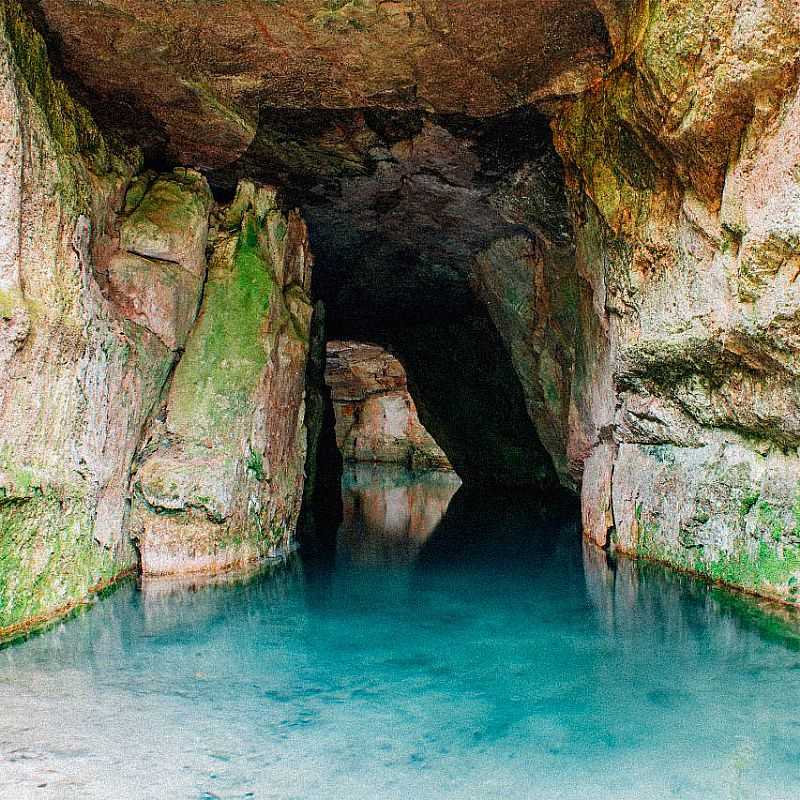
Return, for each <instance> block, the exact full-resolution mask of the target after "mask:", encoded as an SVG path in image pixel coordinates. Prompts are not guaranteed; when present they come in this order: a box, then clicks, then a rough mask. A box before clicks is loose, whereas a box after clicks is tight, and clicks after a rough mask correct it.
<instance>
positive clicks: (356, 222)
mask: <svg viewBox="0 0 800 800" xmlns="http://www.w3.org/2000/svg"><path fill="white" fill-rule="evenodd" d="M23 6H24V10H23ZM0 13H1V14H2V17H0V19H1V20H2V26H0V30H1V31H2V47H0V98H1V99H0V114H2V117H0V124H1V125H2V128H1V129H0V151H1V152H2V161H0V164H2V167H1V169H2V175H0V245H1V246H0V370H1V371H2V372H1V373H0V374H2V381H1V382H0V486H2V492H3V497H2V499H1V500H0V525H1V526H2V527H0V531H2V536H0V597H2V598H3V599H4V601H5V604H4V607H3V610H2V611H1V612H0V615H1V616H0V626H2V625H3V624H9V623H11V622H14V621H16V620H19V619H22V618H26V617H31V616H34V615H35V614H37V613H40V612H43V611H46V610H48V609H52V608H54V607H57V606H60V605H66V604H68V603H69V602H72V601H73V600H75V599H77V598H80V597H83V596H85V594H86V592H87V590H88V589H89V587H91V586H93V585H96V584H98V583H101V582H102V581H104V580H108V579H110V578H112V577H113V576H114V575H117V574H119V573H121V572H124V571H125V570H127V569H129V568H131V567H132V566H133V565H135V564H136V555H135V550H134V548H133V544H132V541H135V542H138V546H139V547H140V549H141V555H142V559H143V565H144V566H145V568H152V569H154V570H157V571H160V570H162V569H171V568H172V566H170V565H173V566H174V565H182V566H181V568H183V567H185V566H190V567H191V568H195V567H199V566H201V565H207V566H209V567H210V566H213V567H214V568H218V567H222V566H226V565H229V564H232V563H235V562H237V561H239V560H242V559H248V558H251V557H255V556H258V555H261V554H263V553H264V552H271V551H272V548H273V547H274V546H275V545H276V544H278V543H285V542H286V540H287V536H290V535H291V530H292V527H293V519H294V517H295V515H296V507H297V503H298V502H299V500H298V498H299V495H300V491H301V483H302V477H301V472H302V468H303V466H302V461H303V452H304V447H305V446H306V445H305V444H304V435H305V434H304V433H303V430H302V421H301V420H302V417H303V401H302V383H303V381H302V371H303V366H304V364H305V360H306V353H307V349H308V344H307V341H308V326H309V324H310V322H309V319H310V315H311V311H310V309H311V305H310V301H309V294H313V295H314V299H315V300H319V301H321V302H322V303H323V304H324V305H325V310H326V316H327V320H328V330H329V335H330V336H331V337H336V338H338V339H353V340H358V341H370V342H375V343H376V344H378V345H380V346H382V347H389V348H390V349H391V350H392V352H396V353H397V354H398V356H399V357H400V358H401V360H402V362H403V364H404V366H405V368H406V370H407V373H408V384H409V388H410V391H411V393H412V395H413V396H414V400H415V402H416V404H417V407H418V409H419V414H420V419H421V421H422V423H423V424H424V425H425V427H426V428H427V429H428V430H430V432H431V434H432V435H433V436H434V437H435V439H436V441H437V442H438V443H439V444H440V445H441V446H442V448H443V449H444V451H445V452H446V453H447V455H448V458H449V459H450V461H451V462H452V463H453V465H454V467H455V468H456V470H457V471H458V473H459V475H461V476H462V477H463V478H464V480H465V482H467V483H470V482H471V483H473V484H484V485H485V484H490V483H495V484H499V485H504V486H508V485H512V486H516V487H525V488H526V489H527V490H528V491H531V492H541V491H549V490H550V489H551V488H552V487H554V486H555V485H556V483H557V482H560V483H561V484H562V485H564V486H566V487H568V488H569V489H571V490H573V491H575V492H576V493H579V494H580V496H581V501H582V509H583V520H584V531H585V533H586V536H587V537H588V538H589V539H590V540H591V541H592V542H594V543H596V544H597V545H599V546H601V547H612V546H613V547H614V548H618V549H620V550H624V551H626V552H628V553H632V554H634V555H639V556H643V557H648V558H653V559H658V560H662V561H665V562H667V563H669V564H671V565H673V566H677V567H679V568H681V569H686V570H690V571H693V572H696V573H700V574H702V575H705V576H708V577H710V578H711V579H714V580H718V581H722V582H725V583H728V584H731V585H734V586H738V587H741V588H745V589H747V590H749V591H754V592H757V593H760V594H765V595H768V596H770V597H773V598H776V599H779V600H782V601H786V602H791V603H794V602H796V601H797V600H798V598H800V584H799V583H798V581H800V452H799V451H798V447H800V375H799V374H798V373H799V372H800V361H799V360H798V358H799V356H798V354H799V353H800V138H799V137H798V129H800V125H799V123H800V96H799V95H798V77H799V76H800V7H798V6H797V4H796V3H787V2H785V0H759V1H758V2H756V1H755V0H753V1H752V2H750V1H748V2H739V1H738V0H737V1H736V2H735V1H734V0H659V1H658V2H656V1H655V0H614V2H611V0H581V2H575V0H552V1H550V0H548V2H545V1H544V0H531V1H530V2H525V3H522V2H504V3H497V2H496V1H495V0H476V1H475V2H473V3H460V4H456V3H450V2H444V1H443V0H441V1H440V0H409V2H372V0H358V2H356V0H352V2H341V1H340V0H301V1H298V2H292V3H289V2H261V1H259V2H255V0H253V1H252V2H251V0H231V1H230V2H227V3H225V4H224V9H223V8H222V5H221V4H220V3H218V2H216V0H207V1H204V0H175V1H174V2H171V3H170V4H168V7H166V6H165V4H163V3H157V2H154V0H125V2H122V0H109V1H108V2H104V3H102V4H99V3H94V2H88V0H87V1H86V2H65V1H64V0H41V2H33V0H30V1H28V0H26V2H24V3H23V2H21V0H8V2H6V3H5V4H4V5H3V7H2V11H0ZM32 25H35V26H36V28H38V30H39V31H41V32H42V34H43V35H44V37H45V39H46V42H47V49H45V46H44V44H43V42H42V40H41V39H40V38H39V37H38V34H36V33H34V31H33V27H32ZM189 44H190V45H191V46H188V45H189ZM48 60H49V62H50V63H51V64H52V67H53V69H54V70H56V72H57V74H58V76H59V78H61V79H63V82H62V80H54V79H53V78H52V77H51V69H50V66H48ZM77 100H80V101H81V103H82V105H81V104H79V103H78V102H77ZM87 108H88V109H89V111H87V110H86V109H87ZM90 112H91V113H90ZM92 114H93V115H94V119H93V117H92ZM95 120H96V121H95ZM262 184H264V185H278V186H279V187H280V190H279V192H278V194H277V195H276V194H275V193H274V192H272V191H270V190H266V189H263V188H260V186H261V185H262ZM292 206H297V207H299V208H300V209H301V212H302V215H303V218H304V219H306V220H307V222H308V226H309V230H308V237H309V242H306V234H305V230H304V228H303V224H302V222H301V221H300V219H299V217H298V216H297V215H288V216H287V215H286V214H284V213H283V212H282V211H280V210H279V207H280V209H283V208H288V207H292ZM309 243H310V247H311V249H312V250H313V251H314V253H315V255H316V262H315V267H314V286H313V292H312V291H311V288H312V287H310V284H309V280H310V278H309V260H308V247H309ZM209 254H210V255H209ZM267 298H268V302H267ZM198 308H199V316H197V313H198ZM317 388H319V387H317ZM320 396H321V395H320ZM321 405H324V404H321V401H320V400H319V397H318V396H317V395H315V399H314V407H315V408H316V409H317V413H318V412H319V409H320V406H321ZM277 407H280V408H281V409H283V411H282V412H281V413H280V414H278V415H276V414H274V413H270V409H272V410H273V411H274V409H275V408H277ZM312 439H313V437H312ZM311 451H312V452H314V451H315V445H314V443H313V441H312V444H311ZM308 471H309V472H313V464H310V465H309V467H308ZM129 502H130V503H131V504H132V505H131V508H130V509H129V508H128V504H129ZM148 564H150V565H151V567H147V565H148ZM165 565H166V566H165Z"/></svg>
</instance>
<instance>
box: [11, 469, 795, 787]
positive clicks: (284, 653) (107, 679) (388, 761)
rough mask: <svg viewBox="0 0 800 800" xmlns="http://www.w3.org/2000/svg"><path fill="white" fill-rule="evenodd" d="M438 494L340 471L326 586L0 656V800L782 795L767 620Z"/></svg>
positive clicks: (159, 596) (192, 599) (310, 581)
mask: <svg viewBox="0 0 800 800" xmlns="http://www.w3.org/2000/svg"><path fill="white" fill-rule="evenodd" d="M456 488H457V487H456V485H455V483H454V482H453V481H447V480H446V478H444V477H443V476H439V475H427V476H423V477H422V478H421V479H420V478H419V476H413V477H410V476H408V475H407V474H405V475H404V474H394V475H390V474H389V473H388V472H387V471H386V470H380V471H378V472H376V471H373V470H359V471H352V470H351V471H350V472H349V473H348V476H347V477H346V482H345V493H346V498H347V503H348V507H349V512H348V516H347V519H346V521H345V523H344V525H343V527H342V529H341V531H340V541H339V545H338V552H337V554H336V558H335V560H334V563H333V564H328V565H327V566H323V567H320V565H319V564H316V563H312V562H309V561H304V560H302V559H301V558H300V557H298V556H294V557H292V558H291V559H290V560H289V562H288V564H287V565H286V566H285V568H282V569H278V570H274V571H272V572H270V571H266V572H263V573H262V574H260V575H258V576H256V577H253V578H251V579H245V578H244V577H243V576H238V577H235V578H233V579H231V580H229V581H226V582H223V583H221V582H218V581H192V582H189V583H185V582H184V583H170V582H158V583H152V582H151V583H147V584H144V585H143V586H142V587H141V588H138V587H136V586H135V585H133V584H130V585H128V586H126V587H124V588H122V589H121V590H120V591H118V592H116V593H115V594H114V595H112V596H111V597H108V598H106V599H104V600H103V601H101V602H99V603H98V604H97V606H96V607H95V608H94V609H93V610H92V611H91V613H88V614H84V615H82V616H80V617H78V618H76V619H73V620H71V621H69V622H67V623H64V624H62V625H59V626H57V627H56V628H54V629H53V630H51V631H50V632H48V633H47V634H44V635H42V636H39V637H37V638H35V639H32V640H31V641H29V642H27V643H25V644H23V645H21V646H18V647H12V648H8V649H6V650H2V651H0V691H2V702H0V797H2V798H5V797H9V798H14V800H27V798H37V800H41V799H42V798H43V799H44V800H70V799H71V798H75V800H77V798H80V800H101V799H102V800H106V798H107V797H108V796H109V786H111V785H113V790H112V794H113V796H115V797H130V798H139V797H142V798H150V797H176V798H177V797H181V798H183V797H185V798H191V799H192V800H200V799H201V798H204V799H205V800H208V798H212V797H218V798H245V797H252V796H255V797H272V798H276V800H289V798H292V799H293V800H305V799H306V798H309V799H310V798H334V797H343V798H347V799H348V800H373V798H375V797H382V798H383V797H385V798H398V800H399V798H406V797H414V798H419V800H472V799H473V798H476V797H480V798H487V800H494V799H496V800H516V798H519V799H520V800H522V799H523V798H537V800H584V798H586V797H592V798H595V800H640V798H645V797H646V798H654V800H661V799H662V798H670V797H672V798H675V797H679V798H681V799H682V800H730V798H732V797H736V798H753V800H755V799H756V798H758V800H783V798H787V799H788V798H789V797H796V796H797V794H798V793H797V787H798V786H799V785H800V756H799V755H798V754H800V722H798V720H800V653H798V650H797V642H798V637H797V629H796V628H794V627H792V620H791V619H790V618H789V617H785V618H783V619H781V618H780V617H779V616H776V615H775V614H767V613H765V610H764V609H763V608H762V607H761V606H760V605H759V604H757V603H755V602H753V601H751V600H749V599H746V598H741V597H736V596H733V595H730V594H727V593H725V592H721V591H719V590H716V589H713V588H711V587H708V586H706V585H705V584H702V583H699V582H697V581H694V580H692V579H691V578H689V577H687V576H682V575H676V574H675V573H671V572H668V571H666V570H663V569H661V568H659V567H657V566H654V565H648V564H642V563H636V562H631V561H623V560H619V561H614V560H612V559H609V558H608V556H607V555H606V554H605V553H604V552H602V551H600V550H598V549H596V548H594V547H582V545H581V540H580V536H579V515H578V514H577V513H576V510H575V508H574V506H567V507H564V508H561V509H554V508H553V502H552V501H553V498H550V497H548V498H546V501H547V505H546V506H545V505H544V501H537V500H536V499H534V498H525V497H520V496H516V497H514V496H509V497H502V498H493V497H486V496H481V495H479V494H474V493H472V494H471V493H469V492H466V491H464V490H459V491H457V492H456V491H455V490H456ZM448 501H449V502H450V504H449V506H447V503H448ZM445 507H447V511H446V512H444V509H445ZM443 512H444V514H443ZM442 514H443V515H442ZM436 520H439V522H438V524H436ZM112 775H113V784H111V783H110V780H111V779H110V777H109V776H112Z"/></svg>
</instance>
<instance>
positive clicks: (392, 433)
mask: <svg viewBox="0 0 800 800" xmlns="http://www.w3.org/2000/svg"><path fill="white" fill-rule="evenodd" d="M325 382H326V383H327V385H328V386H329V387H330V390H331V399H332V401H333V407H334V411H335V414H336V443H337V445H338V447H339V450H340V451H341V453H342V456H343V457H344V459H345V461H355V462H358V461H363V462H380V463H387V464H402V465H404V466H407V467H409V468H410V469H443V470H450V469H452V467H451V466H450V462H449V461H448V460H447V456H446V455H445V454H444V452H443V451H442V449H441V448H440V447H439V446H438V445H437V444H436V442H435V441H434V439H433V437H432V436H431V435H430V434H429V433H428V432H427V431H426V430H425V428H424V427H423V426H422V423H421V422H420V421H419V417H418V416H417V409H416V406H415V405H414V400H413V399H412V397H411V395H410V394H409V393H408V388H407V384H406V373H405V370H404V369H403V365H402V364H401V363H400V362H399V361H398V360H397V359H396V358H395V357H394V356H393V355H391V354H390V353H388V352H387V351H386V350H384V349H383V348H382V347H378V346H377V345H371V344H365V343H361V342H350V341H338V340H334V341H330V342H328V357H327V364H326V369H325Z"/></svg>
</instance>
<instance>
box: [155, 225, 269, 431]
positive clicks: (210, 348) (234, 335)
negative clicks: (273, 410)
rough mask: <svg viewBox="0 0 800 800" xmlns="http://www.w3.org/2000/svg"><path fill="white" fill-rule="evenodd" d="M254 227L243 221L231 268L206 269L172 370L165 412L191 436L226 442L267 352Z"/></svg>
mask: <svg viewBox="0 0 800 800" xmlns="http://www.w3.org/2000/svg"><path fill="white" fill-rule="evenodd" d="M267 252H268V248H267V247H266V246H265V244H264V245H262V241H261V234H260V230H259V227H258V225H257V223H256V222H255V221H254V220H253V219H248V220H247V221H246V223H245V226H244V229H243V230H242V232H241V233H240V235H239V239H238V243H237V246H236V251H235V254H234V257H233V259H232V263H231V264H225V265H221V266H218V267H216V268H214V269H212V270H211V272H210V274H209V278H208V282H207V284H206V291H205V297H204V300H203V308H202V310H201V314H200V318H199V321H198V323H197V325H196V326H195V329H194V330H193V331H192V334H191V335H190V337H189V341H188V343H187V346H186V352H185V354H184V356H183V358H182V359H181V361H180V363H179V364H178V367H177V369H176V371H175V377H174V381H173V397H174V400H175V402H174V403H173V406H172V409H171V413H172V415H173V419H175V421H176V422H177V424H178V426H179V427H181V428H184V429H185V430H187V431H189V432H191V434H192V436H193V437H194V438H203V436H204V435H206V436H210V437H212V438H222V439H226V438H227V437H228V435H229V433H230V430H231V426H232V425H233V424H234V423H235V422H236V421H237V420H238V419H240V418H241V417H242V415H243V414H245V413H246V412H247V409H248V408H249V406H250V404H251V402H252V395H253V392H254V390H255V387H256V383H257V381H258V380H259V379H260V376H261V371H262V369H263V368H264V366H265V365H266V363H267V358H268V352H267V342H266V341H265V335H264V334H265V331H264V323H265V319H266V316H267V313H268V311H269V307H270V298H271V295H272V292H273V288H274V279H273V273H272V269H271V264H270V263H269V259H268V257H267V255H266V253H267Z"/></svg>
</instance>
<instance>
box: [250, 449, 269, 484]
mask: <svg viewBox="0 0 800 800" xmlns="http://www.w3.org/2000/svg"><path fill="white" fill-rule="evenodd" d="M247 469H248V471H249V472H251V473H252V475H253V477H254V478H255V479H256V480H257V481H263V480H264V478H265V473H264V458H263V457H262V455H261V453H257V452H256V451H255V450H251V451H250V455H249V456H248V458H247Z"/></svg>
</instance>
